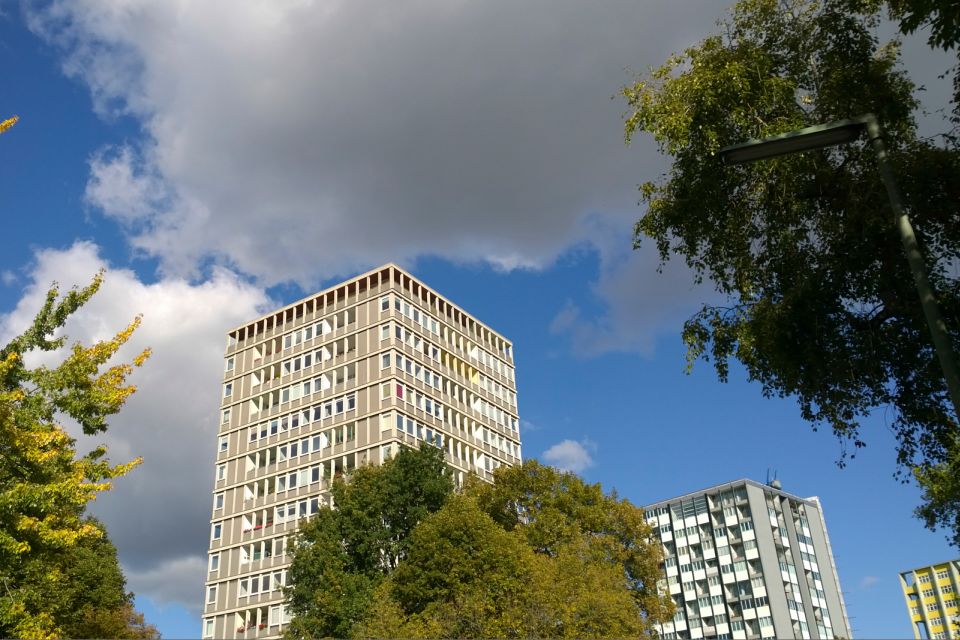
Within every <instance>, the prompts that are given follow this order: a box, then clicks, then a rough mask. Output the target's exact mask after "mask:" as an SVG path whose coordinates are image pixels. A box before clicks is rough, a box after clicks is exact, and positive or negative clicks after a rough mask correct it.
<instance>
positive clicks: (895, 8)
mask: <svg viewBox="0 0 960 640" xmlns="http://www.w3.org/2000/svg"><path fill="white" fill-rule="evenodd" d="M887 5H888V7H889V10H890V17H892V18H894V19H895V20H898V21H899V22H900V30H901V31H902V32H903V33H913V32H915V31H917V30H918V29H929V30H930V35H929V37H928V38H927V42H928V44H929V45H930V46H931V47H939V48H941V49H947V50H949V49H956V48H957V45H958V44H960V2H956V0H948V1H947V2H944V1H943V0H887Z"/></svg>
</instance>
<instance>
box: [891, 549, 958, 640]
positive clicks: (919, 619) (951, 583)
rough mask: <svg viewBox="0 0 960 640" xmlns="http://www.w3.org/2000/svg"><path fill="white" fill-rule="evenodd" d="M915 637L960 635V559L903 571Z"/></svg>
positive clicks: (904, 586) (902, 583)
mask: <svg viewBox="0 0 960 640" xmlns="http://www.w3.org/2000/svg"><path fill="white" fill-rule="evenodd" d="M900 587H901V588H902V589H903V597H904V600H905V601H906V603H907V612H908V613H909V614H910V622H911V625H912V626H913V637H914V638H931V639H939V638H950V639H953V638H960V609H958V608H957V601H958V599H960V560H950V561H949V562H944V563H941V564H934V565H930V566H928V567H920V568H919V569H914V570H912V571H904V572H903V573H901V574H900Z"/></svg>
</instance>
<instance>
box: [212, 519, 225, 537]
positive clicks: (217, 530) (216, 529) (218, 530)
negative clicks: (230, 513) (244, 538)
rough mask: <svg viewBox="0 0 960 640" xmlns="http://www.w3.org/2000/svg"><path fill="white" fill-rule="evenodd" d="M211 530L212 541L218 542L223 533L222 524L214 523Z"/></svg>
mask: <svg viewBox="0 0 960 640" xmlns="http://www.w3.org/2000/svg"><path fill="white" fill-rule="evenodd" d="M212 529H213V533H212V537H213V539H214V540H219V539H220V535H221V534H222V533H223V523H221V522H215V523H214V524H213V527H212Z"/></svg>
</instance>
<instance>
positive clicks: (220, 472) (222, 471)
mask: <svg viewBox="0 0 960 640" xmlns="http://www.w3.org/2000/svg"><path fill="white" fill-rule="evenodd" d="M226 478H227V465H225V464H221V465H217V481H218V482H219V481H220V480H226Z"/></svg>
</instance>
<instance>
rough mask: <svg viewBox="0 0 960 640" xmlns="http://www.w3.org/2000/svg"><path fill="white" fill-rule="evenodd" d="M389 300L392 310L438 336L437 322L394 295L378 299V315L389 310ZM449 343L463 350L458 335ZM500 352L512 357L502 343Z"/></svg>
mask: <svg viewBox="0 0 960 640" xmlns="http://www.w3.org/2000/svg"><path fill="white" fill-rule="evenodd" d="M391 298H392V299H393V308H394V309H396V310H397V311H398V312H399V313H400V314H402V315H404V316H406V317H407V318H409V319H410V320H412V321H413V322H415V323H416V324H419V325H420V326H421V327H423V328H424V329H425V330H427V331H428V332H430V333H432V334H434V335H436V336H439V335H440V323H439V322H437V321H436V320H435V319H434V318H433V317H432V316H431V315H430V314H428V313H427V312H426V311H422V310H420V309H419V308H417V306H416V305H414V304H411V303H410V302H408V301H407V300H405V299H404V298H402V297H400V296H398V295H396V294H392V295H386V296H383V297H382V298H380V313H385V312H386V311H388V310H389V309H390V300H391ZM451 341H452V342H455V343H457V345H458V346H459V347H460V348H463V344H462V338H461V337H460V336H459V335H457V336H455V337H454V336H451ZM501 352H502V353H503V356H504V357H505V358H507V359H510V358H511V357H512V350H511V348H510V345H508V344H506V343H504V344H503V345H502V346H501Z"/></svg>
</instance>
